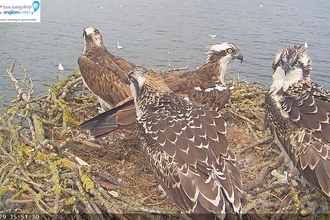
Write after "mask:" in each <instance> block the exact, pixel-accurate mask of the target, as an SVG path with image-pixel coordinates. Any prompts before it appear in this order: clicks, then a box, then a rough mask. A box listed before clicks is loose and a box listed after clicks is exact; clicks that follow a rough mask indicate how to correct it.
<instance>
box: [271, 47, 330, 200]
mask: <svg viewBox="0 0 330 220" xmlns="http://www.w3.org/2000/svg"><path fill="white" fill-rule="evenodd" d="M311 65H312V61H311V59H310V58H309V56H308V54H307V51H306V49H305V48H303V47H301V46H289V47H287V48H282V49H280V51H279V52H278V53H277V54H276V55H275V58H274V61H273V65H272V66H273V71H274V73H273V84H272V85H271V87H270V91H269V94H267V95H266V98H265V107H266V117H265V120H266V121H265V124H266V126H267V127H269V129H270V131H271V133H272V134H273V135H274V137H275V140H276V142H277V143H278V145H279V146H280V148H281V149H282V151H284V152H286V155H287V156H288V157H289V158H290V159H291V161H292V164H291V165H294V167H296V168H297V169H298V170H299V172H300V173H301V174H302V176H303V177H304V178H305V179H306V180H307V181H308V182H309V183H310V184H311V185H313V186H315V187H316V188H317V189H318V190H319V191H320V192H321V193H322V194H324V195H325V196H326V197H327V199H329V198H330V146H329V144H330V121H329V113H330V92H329V91H325V90H324V89H322V87H321V85H319V84H317V83H314V82H312V81H311V78H310V76H311V70H312V66H311Z"/></svg>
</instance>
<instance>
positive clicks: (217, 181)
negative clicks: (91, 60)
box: [127, 67, 242, 219]
mask: <svg viewBox="0 0 330 220" xmlns="http://www.w3.org/2000/svg"><path fill="white" fill-rule="evenodd" d="M127 82H128V84H129V85H130V89H131V91H132V95H133V97H134V102H135V108H136V123H137V131H138V138H139V142H140V144H141V146H142V149H143V152H144V154H145V158H146V161H147V164H148V165H149V167H150V168H151V170H152V171H153V172H154V175H155V177H156V180H157V181H158V182H159V183H160V185H161V186H162V188H163V189H164V191H165V192H166V194H167V195H168V197H169V198H170V199H172V200H173V201H174V203H175V204H176V205H177V206H178V207H179V208H180V209H181V210H183V211H184V212H185V213H187V214H188V215H189V216H191V217H192V218H194V219H218V218H223V217H225V216H226V218H228V217H234V218H239V217H240V211H241V201H240V193H241V188H242V186H241V176H240V172H239V170H238V168H237V166H236V157H235V155H234V154H233V152H232V151H231V150H230V149H229V146H228V141H227V138H226V123H225V121H224V119H223V117H222V116H221V114H220V113H219V112H217V111H215V110H212V109H211V108H208V107H205V106H201V105H197V104H195V103H192V102H190V101H188V100H186V99H183V98H181V97H179V96H178V95H176V94H175V93H174V92H172V91H171V90H170V89H169V88H168V87H167V85H166V84H165V82H164V80H163V78H162V77H161V75H159V74H158V73H156V72H154V71H152V70H147V69H144V68H141V67H137V68H135V69H134V70H132V71H131V72H130V73H129V75H128V78H127ZM226 214H227V215H226Z"/></svg>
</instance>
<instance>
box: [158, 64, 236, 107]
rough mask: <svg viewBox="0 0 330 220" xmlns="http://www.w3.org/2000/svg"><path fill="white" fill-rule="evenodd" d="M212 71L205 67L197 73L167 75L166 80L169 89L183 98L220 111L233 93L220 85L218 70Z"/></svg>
mask: <svg viewBox="0 0 330 220" xmlns="http://www.w3.org/2000/svg"><path fill="white" fill-rule="evenodd" d="M206 65H207V64H206ZM211 70H212V71H211ZM211 70H209V69H207V68H205V67H203V68H202V69H198V70H196V71H195V72H184V73H181V72H179V73H174V74H167V75H165V77H164V79H165V82H166V84H167V85H168V87H169V88H170V89H171V90H172V91H173V92H175V93H176V94H178V95H180V96H181V97H184V98H188V99H189V100H190V101H193V102H195V103H198V104H200V105H204V106H207V107H210V108H213V109H216V110H220V109H222V108H223V107H224V105H225V104H226V103H227V102H228V100H229V99H230V96H231V92H230V90H229V89H228V88H227V87H225V85H223V86H220V85H219V82H217V81H216V78H217V77H216V76H215V74H214V72H216V70H213V69H211Z"/></svg>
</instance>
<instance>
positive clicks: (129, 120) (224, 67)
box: [81, 42, 243, 137]
mask: <svg viewBox="0 0 330 220" xmlns="http://www.w3.org/2000/svg"><path fill="white" fill-rule="evenodd" d="M208 48H209V51H208V56H207V59H206V61H205V62H204V64H203V65H202V66H201V67H200V68H199V69H197V70H195V71H193V72H178V73H174V74H171V73H170V74H166V75H164V76H163V78H164V79H165V82H166V84H167V85H168V87H169V88H170V89H171V91H173V92H175V93H176V94H178V95H180V96H181V97H183V98H186V99H189V100H190V101H193V102H195V103H198V104H200V105H205V106H207V107H211V108H213V109H215V110H220V109H221V108H222V107H223V106H224V105H225V104H226V103H227V102H228V100H229V98H230V94H231V92H230V90H229V88H228V87H227V86H226V84H225V74H226V73H227V71H228V68H229V65H230V63H231V62H232V61H233V60H234V59H236V58H237V59H239V60H240V61H241V62H242V61H243V55H242V54H241V53H240V50H239V48H238V47H237V46H236V45H235V44H233V43H229V42H223V43H220V44H213V45H210V46H209V47H208ZM121 104H123V105H122V106H120V105H118V107H117V108H114V109H112V110H111V111H107V112H104V113H102V114H100V115H98V116H96V117H95V118H92V119H90V120H88V121H86V122H84V123H82V124H81V128H82V129H90V131H91V134H92V135H94V136H96V137H98V136H102V135H105V134H107V133H109V132H111V131H113V130H116V129H118V128H125V129H130V128H134V126H135V107H134V102H133V98H132V97H131V98H128V99H126V100H125V101H123V102H121Z"/></svg>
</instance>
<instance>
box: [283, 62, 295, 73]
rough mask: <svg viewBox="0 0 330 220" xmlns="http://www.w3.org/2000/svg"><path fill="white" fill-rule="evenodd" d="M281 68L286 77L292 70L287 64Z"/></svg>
mask: <svg viewBox="0 0 330 220" xmlns="http://www.w3.org/2000/svg"><path fill="white" fill-rule="evenodd" d="M282 68H283V70H284V73H285V75H286V74H287V73H288V72H289V71H291V70H293V68H292V67H291V66H290V65H289V64H287V63H285V64H284V66H283V67H282Z"/></svg>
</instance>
